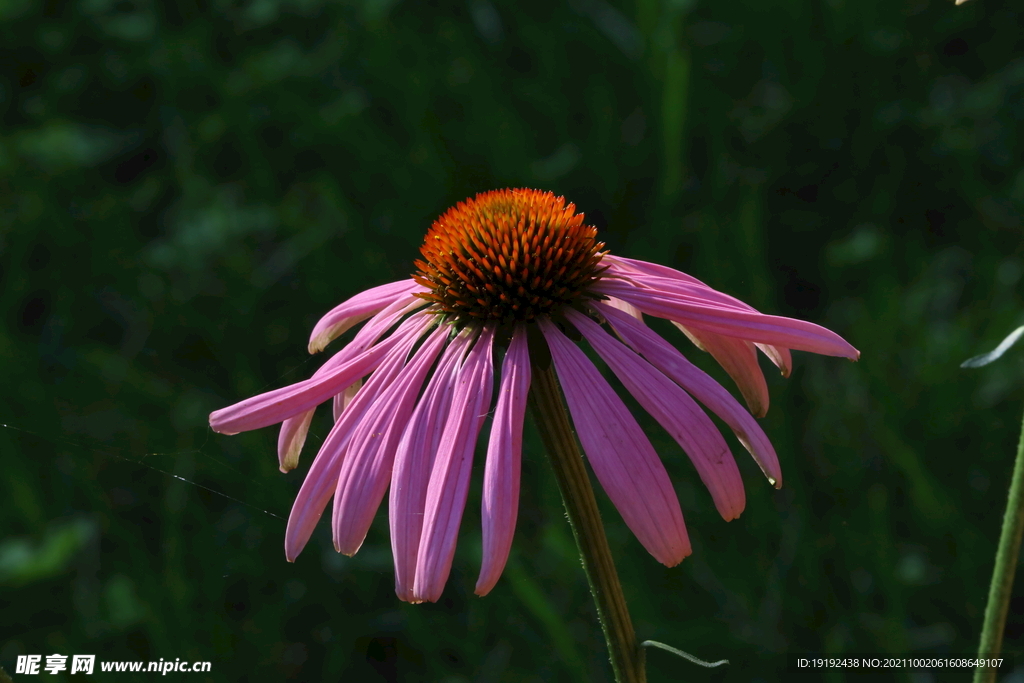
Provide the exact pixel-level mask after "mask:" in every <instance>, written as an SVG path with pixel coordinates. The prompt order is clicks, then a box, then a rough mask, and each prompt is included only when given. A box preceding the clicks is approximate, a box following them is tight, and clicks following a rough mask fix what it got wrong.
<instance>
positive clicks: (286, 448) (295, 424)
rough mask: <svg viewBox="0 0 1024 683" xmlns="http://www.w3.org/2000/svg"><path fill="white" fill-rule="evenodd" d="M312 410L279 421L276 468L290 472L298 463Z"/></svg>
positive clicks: (311, 418) (310, 420)
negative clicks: (279, 430)
mask: <svg viewBox="0 0 1024 683" xmlns="http://www.w3.org/2000/svg"><path fill="white" fill-rule="evenodd" d="M313 412H314V410H307V411H306V412H304V413H299V414H298V415H293V416H292V417H289V418H288V419H287V420H285V421H284V422H282V423H281V432H280V434H278V436H277V461H278V469H280V470H281V471H282V472H291V471H292V470H294V469H295V467H296V466H297V465H298V464H299V452H300V451H302V444H304V443H305V442H306V433H307V432H309V423H310V422H312V421H313Z"/></svg>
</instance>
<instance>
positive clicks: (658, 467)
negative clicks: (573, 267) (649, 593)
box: [538, 314, 690, 567]
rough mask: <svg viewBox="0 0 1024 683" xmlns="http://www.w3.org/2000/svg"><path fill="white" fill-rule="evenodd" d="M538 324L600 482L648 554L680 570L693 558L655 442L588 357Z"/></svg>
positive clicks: (545, 323) (549, 326)
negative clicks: (684, 563)
mask: <svg viewBox="0 0 1024 683" xmlns="http://www.w3.org/2000/svg"><path fill="white" fill-rule="evenodd" d="M622 315H625V314H622ZM538 323H539V325H540V328H541V331H542V332H543V333H544V337H545V339H547V342H548V348H549V349H550V350H551V358H552V360H553V361H554V364H555V371H556V373H557V374H558V379H559V381H560V382H561V384H562V391H563V393H564V394H565V400H566V403H567V404H568V405H569V413H570V414H571V415H572V420H573V423H574V424H575V426H576V434H577V435H578V436H579V440H580V443H581V444H582V445H583V450H584V452H586V454H587V458H588V459H589V460H590V465H591V467H593V468H594V474H596V475H597V479H598V481H600V482H601V486H603V487H604V490H605V491H606V492H607V493H608V497H609V498H611V500H612V503H614V504H615V507H616V508H618V510H619V513H620V514H621V515H622V518H623V520H625V522H626V526H628V527H629V528H630V529H631V530H632V531H633V533H634V534H636V537H637V539H639V541H640V543H641V544H642V545H643V546H644V547H645V548H647V551H648V552H649V553H651V555H653V556H654V558H655V559H656V560H658V561H659V562H661V563H662V564H664V565H666V566H669V567H673V566H675V565H677V564H679V563H680V562H682V560H683V558H684V557H686V556H687V555H689V554H690V539H689V537H688V536H687V534H686V526H685V525H684V523H683V513H682V510H680V509H679V499H678V498H677V497H676V493H675V491H674V490H673V489H672V482H671V481H670V480H669V478H668V473H667V472H665V466H664V465H662V463H661V460H660V459H659V458H658V454H657V453H655V452H654V448H653V447H652V446H651V442H650V441H648V440H647V437H646V436H644V433H643V430H641V429H640V425H638V424H637V423H636V420H635V419H634V418H633V416H632V415H631V414H630V413H629V410H627V409H626V406H625V404H624V403H623V402H622V399H620V398H619V397H618V396H617V395H616V394H615V392H614V391H612V388H611V387H610V386H608V383H607V382H606V381H605V380H604V378H603V377H601V373H599V372H598V371H597V368H595V367H594V365H593V363H591V362H590V360H589V359H588V358H587V356H586V355H585V354H584V353H583V352H582V351H580V349H579V348H578V347H577V346H576V345H575V344H573V343H572V342H571V341H569V339H567V338H566V336H565V335H564V334H562V333H561V332H559V331H558V328H557V327H555V326H554V324H552V323H551V322H549V321H547V320H544V319H539V320H538Z"/></svg>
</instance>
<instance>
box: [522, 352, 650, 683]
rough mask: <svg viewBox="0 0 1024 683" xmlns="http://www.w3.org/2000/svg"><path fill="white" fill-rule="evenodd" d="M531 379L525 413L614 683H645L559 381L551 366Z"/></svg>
mask: <svg viewBox="0 0 1024 683" xmlns="http://www.w3.org/2000/svg"><path fill="white" fill-rule="evenodd" d="M532 375H533V379H532V383H531V387H530V398H529V402H530V410H531V412H532V413H533V418H534V420H535V421H536V423H537V427H538V429H539V431H540V435H541V439H542V440H543V441H544V446H545V447H546V448H547V452H548V460H549V461H550V462H551V466H552V468H553V469H554V471H555V480H556V481H557V482H558V489H559V491H561V493H562V502H563V503H564V505H565V512H566V515H567V516H568V518H569V526H571V527H572V535H573V537H574V538H575V539H576V546H577V548H579V551H580V557H581V558H582V560H583V571H584V572H585V573H586V575H587V583H588V584H590V593H591V595H593V597H594V603H595V605H596V606H597V617H598V619H599V620H600V622H601V630H602V631H603V632H604V639H605V642H606V643H607V645H608V655H609V658H610V659H611V664H612V670H613V671H614V672H615V680H616V681H617V682H618V683H645V682H646V680H647V676H646V674H645V672H644V656H643V651H642V650H641V649H640V646H639V645H638V644H637V642H636V633H635V632H634V631H633V622H632V621H631V620H630V618H629V610H628V609H627V608H626V598H625V596H624V595H623V594H622V585H621V584H620V583H619V577H618V574H617V573H616V571H615V563H614V562H613V561H612V551H611V548H609V546H608V539H607V538H606V537H605V534H604V526H603V525H602V524H601V515H600V513H599V512H598V509H597V500H596V499H595V498H594V490H593V488H592V487H591V486H590V478H589V477H588V476H587V470H586V468H585V467H584V465H583V457H582V456H581V455H580V451H579V448H578V447H577V446H576V437H575V436H574V435H573V431H572V425H571V424H570V422H569V416H568V415H567V414H566V410H565V404H564V403H563V401H562V391H561V387H560V386H559V384H558V378H557V377H556V376H555V371H554V369H553V368H552V367H550V366H549V367H546V368H540V367H538V366H537V365H536V364H534V366H533V372H532Z"/></svg>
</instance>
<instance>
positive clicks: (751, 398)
mask: <svg viewBox="0 0 1024 683" xmlns="http://www.w3.org/2000/svg"><path fill="white" fill-rule="evenodd" d="M672 324H673V325H675V326H676V327H678V328H679V329H680V330H681V331H682V332H683V334H685V335H686V336H687V337H689V338H690V339H692V340H693V343H694V344H697V346H698V347H700V348H701V349H703V350H704V351H707V352H708V353H710V354H711V356H712V357H713V358H714V359H715V360H716V361H718V364H719V365H721V366H722V368H723V369H724V370H725V371H726V372H727V373H729V376H730V377H732V379H733V381H734V382H736V386H737V387H739V390H740V393H741V394H743V398H744V399H745V400H746V401H747V405H748V406H749V407H750V412H751V413H753V414H754V417H764V416H765V415H766V414H767V413H768V402H769V399H768V384H767V383H766V382H765V381H764V373H762V372H761V366H760V365H758V364H757V351H756V349H755V348H754V345H753V344H751V343H750V342H748V341H744V340H742V339H736V338H735V337H726V336H723V335H721V334H712V333H711V332H705V331H704V330H691V329H687V328H686V327H683V326H682V325H681V324H679V323H675V322H674V323H672Z"/></svg>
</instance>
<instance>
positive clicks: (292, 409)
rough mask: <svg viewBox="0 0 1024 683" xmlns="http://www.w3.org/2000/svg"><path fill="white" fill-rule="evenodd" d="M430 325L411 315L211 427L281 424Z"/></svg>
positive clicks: (226, 413) (223, 413)
mask: <svg viewBox="0 0 1024 683" xmlns="http://www.w3.org/2000/svg"><path fill="white" fill-rule="evenodd" d="M432 322H433V318H432V316H426V315H418V316H416V315H414V316H411V317H410V318H409V319H408V320H406V321H405V322H404V323H402V325H401V326H399V329H398V330H396V331H395V333H394V334H392V335H391V336H390V337H388V338H387V339H385V340H384V341H382V342H380V343H379V344H377V345H376V346H373V347H371V348H369V349H367V350H366V351H364V352H363V353H360V354H359V355H358V356H355V357H354V358H352V359H350V360H348V361H346V362H344V363H340V364H338V365H337V366H333V367H331V369H330V370H329V371H326V372H325V373H324V374H323V375H321V376H319V377H317V376H316V375H314V376H313V377H311V378H310V379H307V380H305V381H303V382H298V383H296V384H292V385H290V386H287V387H282V388H281V389H274V390H273V391H268V392H266V393H265V394H259V395H258V396H253V397H252V398H247V399H245V400H244V401H241V402H239V403H236V404H234V405H233V406H228V407H227V408H221V409H220V410H217V411H214V412H213V413H211V414H210V427H212V428H213V431H215V432H220V433H221V434H237V433H239V432H247V431H249V430H252V429H259V428H260V427H266V426H268V425H272V424H276V423H278V422H283V421H284V420H285V419H287V418H289V417H291V416H292V415H298V414H299V413H302V412H305V411H307V410H309V409H311V408H314V407H316V406H317V405H319V404H320V403H323V402H324V401H326V400H327V399H329V398H331V397H332V396H334V395H335V394H337V393H340V392H341V391H342V390H344V389H345V387H347V386H349V385H350V384H352V383H353V382H355V381H356V380H357V379H359V378H361V377H363V376H364V375H367V374H369V373H370V372H372V371H373V370H374V368H376V367H377V366H378V365H380V363H381V361H382V360H383V359H384V357H385V356H386V355H387V354H388V352H390V351H391V350H392V349H393V348H394V347H395V346H396V345H397V344H400V343H401V342H403V341H404V340H407V339H408V338H409V337H410V336H414V337H416V338H418V337H419V335H420V334H422V332H423V331H424V330H425V329H426V328H427V326H428V325H430V324H431V323H432Z"/></svg>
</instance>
